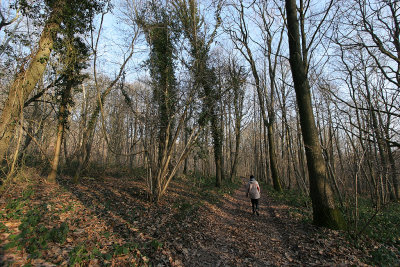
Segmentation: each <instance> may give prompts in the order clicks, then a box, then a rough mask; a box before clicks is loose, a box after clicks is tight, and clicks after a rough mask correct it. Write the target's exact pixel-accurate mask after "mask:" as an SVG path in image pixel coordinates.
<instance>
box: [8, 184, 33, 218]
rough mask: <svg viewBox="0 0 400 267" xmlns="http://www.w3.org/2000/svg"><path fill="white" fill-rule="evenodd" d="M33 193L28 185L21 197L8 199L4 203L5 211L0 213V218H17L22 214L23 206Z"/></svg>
mask: <svg viewBox="0 0 400 267" xmlns="http://www.w3.org/2000/svg"><path fill="white" fill-rule="evenodd" d="M33 194H34V191H33V189H32V188H31V187H28V188H27V189H25V190H24V191H23V192H22V194H21V197H19V198H15V199H10V200H8V202H7V204H6V212H5V213H3V214H0V218H2V217H3V218H7V219H19V218H20V217H21V216H22V214H23V210H24V207H25V206H26V204H27V202H28V201H29V200H30V198H31V197H32V196H33Z"/></svg>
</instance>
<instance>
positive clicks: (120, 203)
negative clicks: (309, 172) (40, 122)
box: [0, 177, 365, 266]
mask: <svg viewBox="0 0 400 267" xmlns="http://www.w3.org/2000/svg"><path fill="white" fill-rule="evenodd" d="M246 183H247V179H244V178H243V179H242V181H241V186H240V188H239V189H237V190H236V191H235V192H231V194H223V195H222V194H213V193H212V192H213V191H212V190H211V191H208V190H203V189H201V188H200V187H199V185H198V184H196V182H194V183H193V181H190V180H177V181H174V182H173V183H172V184H171V186H170V188H169V190H168V192H167V194H166V195H165V197H163V199H162V200H161V202H160V203H159V204H158V205H155V204H153V203H151V202H150V201H148V199H147V193H146V192H147V190H146V183H145V181H143V180H141V179H133V178H128V177H125V178H124V177H122V178H121V177H119V178H117V177H103V178H101V179H99V178H90V177H87V178H84V179H83V180H82V182H81V183H80V184H78V185H76V184H73V183H72V181H71V178H69V177H61V178H60V179H59V180H58V183H57V184H53V185H51V186H50V185H48V184H46V183H42V182H39V183H37V184H36V185H35V186H34V187H33V189H32V191H34V193H33V194H29V195H28V197H26V198H25V199H23V200H19V199H18V198H15V196H12V195H4V196H2V197H0V211H1V213H2V214H3V215H2V217H1V218H0V219H1V220H0V222H1V223H2V225H3V226H4V227H3V228H2V229H0V266H2V264H3V265H5V266H8V265H9V266H23V265H24V264H27V263H28V264H31V265H32V266H76V265H77V264H78V265H81V266H147V265H151V266H338V265H342V266H348V265H357V266H362V265H364V264H363V263H362V261H361V260H362V259H363V257H365V255H363V254H362V253H361V252H360V251H359V250H357V249H355V248H353V247H352V246H350V244H349V243H348V241H347V240H346V239H345V238H344V237H343V235H342V234H340V233H339V232H337V231H332V230H327V229H323V228H317V227H314V226H312V225H311V224H310V223H307V222H304V221H301V220H300V219H298V218H295V217H293V216H292V215H290V214H291V213H290V207H288V206H285V205H282V204H279V203H277V202H274V201H273V199H272V198H270V197H269V196H268V194H267V192H266V191H264V190H263V188H261V190H262V192H261V199H260V216H256V215H252V212H251V204H250V200H249V199H248V198H246V193H245V186H246ZM200 189H201V190H200ZM25 195H26V193H25ZM13 198H14V199H13ZM10 199H11V200H12V203H20V204H21V205H18V207H19V208H20V210H17V211H13V210H11V209H10V208H9V206H10V205H9V204H7V203H10ZM14 206H15V205H14ZM32 210H34V211H35V212H36V213H37V214H39V215H40V216H37V217H38V218H37V219H35V220H33V221H34V222H35V225H34V226H32V227H29V228H26V224H27V223H26V222H27V220H26V218H25V217H24V216H25V215H23V214H30V215H29V216H31V218H36V217H32V216H34V215H35V214H32V212H31V213H28V211H32ZM14 213H15V214H16V215H15V216H8V215H10V214H14ZM17 215H18V216H17ZM24 218H25V219H24ZM21 221H25V223H24V224H23V226H24V227H25V231H26V229H30V230H29V231H30V232H29V235H27V237H26V239H24V238H22V237H20V238H19V237H18V235H19V234H20V233H21V229H22V228H21ZM31 221H32V220H31ZM61 225H64V226H65V225H67V226H68V228H67V231H65V238H64V239H63V240H62V241H57V242H56V240H53V239H50V240H46V239H45V237H47V236H49V235H47V236H44V235H43V234H42V233H52V232H54V231H53V230H52V229H59V228H60V226H61ZM35 229H42V230H41V232H40V231H39V232H38V231H35ZM46 229H48V230H46ZM25 235H26V234H25ZM12 236H13V239H12V240H11V237H12ZM50 236H51V235H50ZM39 239H40V240H44V241H45V243H46V244H45V245H43V244H42V243H40V244H37V243H35V242H34V240H39ZM32 240H33V241H32ZM12 242H14V243H15V246H14V245H13V246H10V244H11V243H12ZM32 242H33V243H32ZM32 244H33V245H35V247H34V248H33V247H32ZM27 246H29V250H28V249H27V248H26V247H27ZM7 247H8V248H7ZM21 247H22V249H21ZM32 253H35V255H36V257H32Z"/></svg>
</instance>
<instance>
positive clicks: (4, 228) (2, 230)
mask: <svg viewBox="0 0 400 267" xmlns="http://www.w3.org/2000/svg"><path fill="white" fill-rule="evenodd" d="M8 232H9V229H8V227H7V226H6V225H5V224H4V223H2V222H0V233H8Z"/></svg>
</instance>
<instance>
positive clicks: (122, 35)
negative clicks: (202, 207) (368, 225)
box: [0, 0, 400, 232]
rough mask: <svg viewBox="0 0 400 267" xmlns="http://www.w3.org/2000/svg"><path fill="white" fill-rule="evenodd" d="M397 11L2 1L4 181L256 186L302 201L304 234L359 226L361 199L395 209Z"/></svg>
mask: <svg viewBox="0 0 400 267" xmlns="http://www.w3.org/2000/svg"><path fill="white" fill-rule="evenodd" d="M296 2H297V3H296ZM296 5H297V8H296ZM399 9H400V4H399V2H398V1H395V0H386V1H361V0H346V1H333V0H332V1H313V0H300V1H293V0H287V1H280V0H274V1H272V0H271V1H257V0H255V1H241V0H240V1H239V0H238V1H234V0H232V1H230V0H225V1H224V0H221V1H193V0H169V1H168V0H166V1H140V0H138V1H133V0H126V1H125V0H115V1H107V0H97V1H78V0H69V1H66V0H44V1H30V0H24V1H1V10H0V11H1V17H0V19H1V21H0V38H1V39H0V41H1V44H0V75H1V80H0V82H1V85H0V86H1V91H0V93H1V95H0V102H1V105H0V107H1V118H0V157H1V160H2V169H1V170H2V172H1V183H2V184H3V187H7V188H10V187H11V188H12V187H13V185H14V184H15V183H20V182H21V177H22V175H21V173H23V172H24V171H26V170H27V168H32V167H33V168H35V169H36V170H39V171H40V172H41V173H42V175H44V176H47V180H48V181H50V182H55V181H56V178H57V176H59V175H63V176H68V177H70V179H71V180H73V181H74V182H75V183H80V181H81V179H82V178H83V177H94V178H96V177H100V176H104V175H111V176H128V177H129V176H132V177H134V176H136V174H138V173H140V174H141V176H142V178H143V179H145V180H146V183H147V196H146V197H147V198H148V199H149V200H152V201H155V202H158V201H159V200H160V199H162V198H163V195H164V194H165V193H166V191H167V189H168V186H169V184H170V182H171V181H172V180H173V179H174V178H175V177H181V176H191V177H195V179H199V180H201V179H203V177H214V178H213V179H215V185H216V186H217V187H220V186H223V185H224V184H226V183H228V182H231V181H234V180H236V179H237V177H241V176H244V177H248V176H249V175H250V174H254V175H255V176H256V178H257V179H258V180H259V181H263V182H265V183H267V184H271V185H273V187H274V190H276V191H278V192H280V191H282V190H287V189H291V190H295V191H297V192H300V193H301V194H303V195H309V196H311V199H312V208H313V220H314V223H315V224H317V225H322V226H327V227H330V228H341V229H344V228H345V227H346V222H345V220H344V219H343V217H342V213H343V212H345V210H346V208H348V207H355V209H354V210H353V211H352V213H351V214H349V216H350V217H351V218H353V220H352V224H354V225H355V227H357V220H358V219H357V218H358V216H359V215H358V212H359V211H358V207H359V205H360V204H359V201H360V199H361V201H366V202H367V203H368V206H369V207H372V208H374V209H375V210H377V211H378V210H380V209H382V208H383V207H385V205H387V204H388V203H390V202H393V201H397V200H398V199H399V197H400V192H399V190H400V185H399V169H400V165H399V162H400V161H399V158H400V150H399V148H400V125H399V123H400V97H399V94H400V90H399V88H400V87H399V86H400V40H399V37H400V16H399V12H400V10H399ZM294 81H295V82H294ZM133 174H135V175H133ZM348 223H349V221H347V224H348ZM356 232H357V231H356Z"/></svg>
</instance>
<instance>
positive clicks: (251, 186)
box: [247, 179, 260, 199]
mask: <svg viewBox="0 0 400 267" xmlns="http://www.w3.org/2000/svg"><path fill="white" fill-rule="evenodd" d="M247 194H248V195H249V196H250V198H251V199H259V198H260V186H259V185H258V182H257V181H256V180H254V179H251V180H250V181H249V183H248V184H247Z"/></svg>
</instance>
